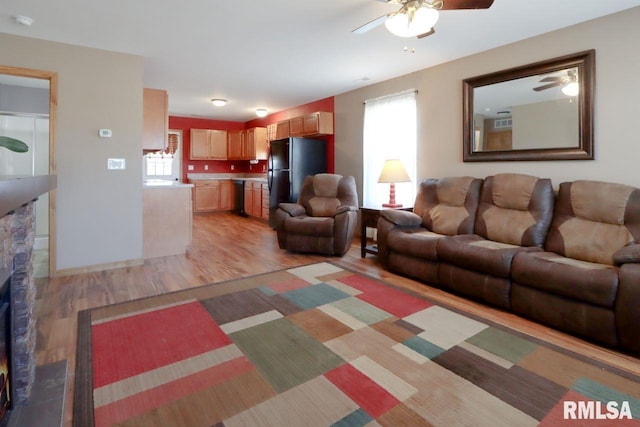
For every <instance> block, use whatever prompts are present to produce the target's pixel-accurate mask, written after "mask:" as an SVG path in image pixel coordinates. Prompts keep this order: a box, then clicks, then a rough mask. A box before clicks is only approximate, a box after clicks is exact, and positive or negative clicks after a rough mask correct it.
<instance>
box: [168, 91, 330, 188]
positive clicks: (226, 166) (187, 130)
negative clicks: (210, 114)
mask: <svg viewBox="0 0 640 427" xmlns="http://www.w3.org/2000/svg"><path fill="white" fill-rule="evenodd" d="M316 111H327V112H330V113H333V112H334V98H333V97H329V98H325V99H320V100H318V101H314V102H310V103H308V104H304V105H300V106H298V107H294V108H290V109H287V110H283V111H279V112H277V113H273V114H270V115H268V116H267V117H264V118H257V119H254V120H250V121H248V122H246V123H242V122H230V121H225V120H212V119H203V118H194V117H179V116H169V129H175V130H182V180H183V181H185V182H186V180H187V174H188V173H254V172H255V173H263V172H264V170H263V169H265V168H266V163H267V162H266V161H263V160H261V161H260V162H258V164H257V165H251V164H249V161H247V160H189V149H190V147H191V129H192V128H193V129H219V130H226V131H232V130H243V129H249V128H252V127H260V126H267V125H269V124H272V123H276V122H279V121H280V120H286V119H290V118H291V117H297V116H302V115H305V114H309V113H313V112H316ZM334 128H335V126H334ZM324 139H325V140H326V141H327V171H328V172H330V173H333V172H334V136H333V135H327V136H326V137H324ZM189 165H193V166H194V169H193V171H190V170H188V166H189ZM231 165H233V166H234V170H231ZM205 166H207V167H208V169H206V170H205Z"/></svg>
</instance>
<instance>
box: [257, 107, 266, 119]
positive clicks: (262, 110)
mask: <svg viewBox="0 0 640 427" xmlns="http://www.w3.org/2000/svg"><path fill="white" fill-rule="evenodd" d="M256 116H258V117H267V109H266V108H258V109H257V110H256Z"/></svg>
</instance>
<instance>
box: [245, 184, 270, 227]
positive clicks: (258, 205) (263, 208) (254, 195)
mask: <svg viewBox="0 0 640 427" xmlns="http://www.w3.org/2000/svg"><path fill="white" fill-rule="evenodd" d="M244 212H245V213H246V214H247V215H249V216H252V217H256V218H262V219H267V220H268V219H269V188H268V186H267V184H266V183H263V182H259V181H246V182H245V183H244Z"/></svg>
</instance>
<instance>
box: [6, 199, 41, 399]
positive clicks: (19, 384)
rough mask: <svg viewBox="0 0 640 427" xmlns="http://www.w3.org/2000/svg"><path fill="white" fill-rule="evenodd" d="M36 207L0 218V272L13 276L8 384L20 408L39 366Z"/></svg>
mask: <svg viewBox="0 0 640 427" xmlns="http://www.w3.org/2000/svg"><path fill="white" fill-rule="evenodd" d="M33 206H34V204H33V202H29V203H27V204H26V205H24V206H22V207H20V208H18V209H16V210H14V211H13V212H12V213H10V214H8V215H5V216H4V217H2V218H1V219H0V240H1V242H0V270H3V271H4V272H5V275H7V276H10V279H9V284H10V287H9V289H10V290H9V293H10V296H11V298H10V308H9V310H10V319H11V327H12V334H11V335H10V336H12V339H11V342H10V343H9V346H8V348H10V349H11V351H10V355H9V359H10V361H9V367H10V373H9V376H10V379H9V381H10V384H11V391H12V393H11V401H12V404H13V405H18V406H20V405H23V404H25V403H26V401H27V400H28V399H29V395H30V394H31V387H32V386H33V382H34V379H35V367H36V362H35V348H36V325H35V317H34V308H35V300H36V289H35V284H34V278H33V264H32V261H33V243H34V230H33V219H34V211H33Z"/></svg>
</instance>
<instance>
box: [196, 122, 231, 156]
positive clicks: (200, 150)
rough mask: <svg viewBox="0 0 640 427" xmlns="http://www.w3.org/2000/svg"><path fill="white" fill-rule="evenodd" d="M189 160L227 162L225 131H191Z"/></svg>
mask: <svg viewBox="0 0 640 427" xmlns="http://www.w3.org/2000/svg"><path fill="white" fill-rule="evenodd" d="M189 159H191V160H227V131H226V130H214V129H191V147H190V150H189Z"/></svg>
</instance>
